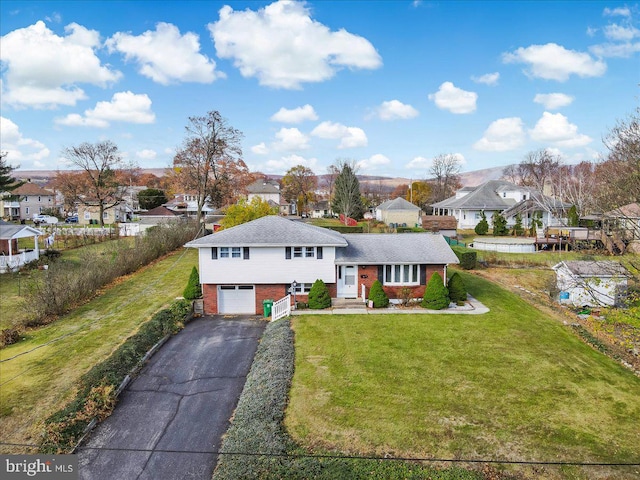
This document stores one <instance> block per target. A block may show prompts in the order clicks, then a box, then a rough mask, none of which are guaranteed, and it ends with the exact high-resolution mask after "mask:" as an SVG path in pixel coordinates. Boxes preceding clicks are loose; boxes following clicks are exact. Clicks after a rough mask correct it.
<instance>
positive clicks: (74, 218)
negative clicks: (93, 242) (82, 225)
mask: <svg viewBox="0 0 640 480" xmlns="http://www.w3.org/2000/svg"><path fill="white" fill-rule="evenodd" d="M64 223H78V216H77V215H72V216H70V217H67V218H65V219H64Z"/></svg>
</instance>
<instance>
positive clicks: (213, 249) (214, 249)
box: [211, 247, 218, 260]
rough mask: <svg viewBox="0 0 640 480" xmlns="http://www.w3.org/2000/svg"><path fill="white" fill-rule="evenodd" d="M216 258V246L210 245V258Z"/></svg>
mask: <svg viewBox="0 0 640 480" xmlns="http://www.w3.org/2000/svg"><path fill="white" fill-rule="evenodd" d="M217 259H218V247H211V260H217Z"/></svg>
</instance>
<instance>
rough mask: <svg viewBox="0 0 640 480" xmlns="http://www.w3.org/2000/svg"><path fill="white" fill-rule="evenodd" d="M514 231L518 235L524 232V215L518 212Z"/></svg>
mask: <svg viewBox="0 0 640 480" xmlns="http://www.w3.org/2000/svg"><path fill="white" fill-rule="evenodd" d="M512 233H513V234H514V235H516V236H518V237H521V236H522V235H523V234H524V228H523V227H522V215H520V214H519V213H516V223H515V225H514V226H513V230H512Z"/></svg>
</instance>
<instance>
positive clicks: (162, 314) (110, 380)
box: [40, 300, 191, 453]
mask: <svg viewBox="0 0 640 480" xmlns="http://www.w3.org/2000/svg"><path fill="white" fill-rule="evenodd" d="M190 309H191V303H190V302H188V301H186V300H178V301H176V302H174V303H173V304H172V305H171V306H170V307H169V308H166V309H164V310H161V311H159V312H158V313H156V314H155V315H153V317H151V319H150V320H149V321H147V322H146V323H144V324H142V326H141V327H140V329H139V330H138V332H137V333H135V334H134V335H132V336H131V337H129V338H128V339H127V340H125V342H124V343H123V344H122V345H120V347H118V349H117V350H115V351H114V352H113V353H112V354H111V355H110V356H109V357H108V358H107V359H106V360H104V361H103V362H101V363H99V364H97V365H95V366H94V367H93V368H92V369H91V370H89V371H88V372H87V373H86V374H84V375H83V376H82V378H81V379H80V382H79V385H78V393H77V394H76V396H75V398H74V399H73V400H72V401H71V402H70V403H69V404H68V405H67V406H66V407H65V408H63V409H62V410H60V411H58V412H56V413H54V414H53V415H51V416H50V417H49V418H48V419H47V420H46V421H45V428H46V430H45V433H44V438H43V441H42V443H41V446H40V451H41V452H42V453H68V452H70V451H72V450H73V448H74V447H75V445H76V443H77V442H78V441H79V439H80V438H81V437H82V434H83V432H84V430H85V428H86V427H87V425H88V424H89V423H90V422H91V420H93V419H94V418H97V419H98V420H103V419H104V418H106V417H108V416H109V415H110V414H111V411H112V410H113V408H114V407H115V404H116V389H117V388H118V386H119V385H120V384H121V383H122V381H123V380H124V379H125V377H126V376H127V375H128V374H129V373H130V372H131V371H132V370H133V369H134V368H136V367H137V366H138V365H139V363H140V361H141V360H142V358H143V357H144V356H145V355H146V354H147V352H148V351H149V350H151V348H152V347H153V346H154V345H155V344H156V343H158V342H159V341H160V340H161V339H162V338H164V337H165V336H166V335H169V334H174V333H177V332H178V331H180V329H182V328H183V326H184V321H185V319H186V317H187V315H188V314H189V312H190Z"/></svg>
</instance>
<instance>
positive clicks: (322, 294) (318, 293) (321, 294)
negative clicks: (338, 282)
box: [309, 279, 331, 310]
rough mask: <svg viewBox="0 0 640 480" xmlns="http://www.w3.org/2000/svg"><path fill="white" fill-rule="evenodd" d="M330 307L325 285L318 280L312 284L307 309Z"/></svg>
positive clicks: (327, 290) (329, 296)
mask: <svg viewBox="0 0 640 480" xmlns="http://www.w3.org/2000/svg"><path fill="white" fill-rule="evenodd" d="M330 306H331V295H329V289H328V288H327V285H326V284H325V283H324V282H323V281H322V280H320V279H318V280H316V281H315V282H313V285H312V286H311V290H309V308H312V309H315V310H319V309H321V308H329V307H330Z"/></svg>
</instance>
